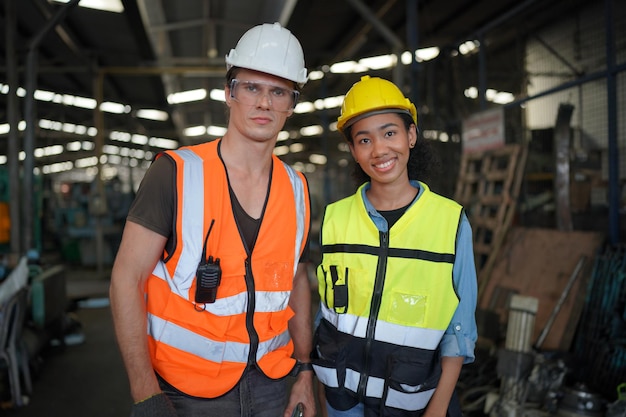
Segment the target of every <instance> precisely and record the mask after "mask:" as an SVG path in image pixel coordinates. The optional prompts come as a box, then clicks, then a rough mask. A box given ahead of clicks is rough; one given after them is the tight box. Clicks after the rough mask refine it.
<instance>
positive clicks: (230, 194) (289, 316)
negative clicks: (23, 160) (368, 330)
mask: <svg viewBox="0 0 626 417" xmlns="http://www.w3.org/2000/svg"><path fill="white" fill-rule="evenodd" d="M226 68H227V74H226V85H225V94H226V105H227V106H228V108H229V115H230V117H229V123H228V129H227V132H226V133H225V134H224V136H223V137H222V138H220V139H218V140H215V141H211V142H207V143H204V144H200V145H194V146H185V147H182V148H180V149H178V150H175V151H167V152H163V153H162V154H160V155H158V157H157V158H156V160H155V161H154V162H153V164H152V166H151V167H150V169H149V170H148V172H147V173H146V176H145V177H144V179H143V181H142V183H141V186H140V188H139V190H138V192H137V197H136V199H135V202H134V203H133V206H132V207H131V209H130V211H129V214H128V217H127V222H126V226H125V228H124V233H123V237H122V242H121V244H120V248H119V251H118V254H117V256H116V259H115V263H114V266H113V271H112V274H111V288H110V297H111V309H112V313H113V319H114V325H115V331H116V335H117V339H118V344H119V346H120V350H121V353H122V357H123V360H124V364H125V366H126V370H127V373H128V377H129V381H130V389H131V396H132V398H133V401H134V404H133V407H132V412H131V416H133V417H143V416H146V417H147V416H150V417H155V416H157V417H158V416H168V417H170V416H179V417H187V416H220V417H228V416H258V417H264V416H267V417H270V416H271V417H276V416H281V415H284V416H289V415H290V414H291V413H292V412H293V410H294V409H295V408H296V407H297V405H298V404H300V403H301V404H302V408H303V410H304V416H305V417H313V416H314V415H315V412H316V411H315V402H314V397H313V388H312V387H313V372H312V367H311V364H310V363H309V354H310V351H311V345H312V342H311V334H312V330H311V300H310V296H311V293H310V287H309V280H308V277H307V273H306V262H307V257H308V256H307V255H308V240H309V228H310V203H309V190H308V184H307V181H306V178H305V177H304V175H303V174H302V173H300V172H297V171H295V170H294V169H293V168H291V167H290V166H288V165H287V164H285V163H283V162H282V161H281V160H280V159H278V158H277V157H276V156H275V155H274V154H273V149H274V146H275V144H276V140H277V137H278V133H279V132H280V131H281V130H282V129H283V126H284V124H285V121H286V120H287V118H288V117H289V116H291V114H292V113H293V109H294V107H295V105H296V103H297V100H298V96H299V94H300V93H299V89H300V88H301V87H302V86H303V85H304V84H305V83H306V81H307V70H306V68H305V66H304V55H303V52H302V48H301V46H300V43H299V42H298V40H297V39H296V38H295V37H294V36H293V34H291V32H289V31H288V30H287V29H285V28H283V27H282V26H281V25H280V24H278V23H274V24H263V25H258V26H255V27H253V28H252V29H250V30H248V31H247V32H246V33H245V34H244V35H243V36H242V37H241V38H240V40H239V42H238V43H237V45H236V47H235V48H234V49H232V50H231V51H230V52H229V54H228V55H227V56H226ZM289 375H291V376H292V377H293V378H294V380H293V385H292V388H291V391H290V392H289V387H288V378H286V377H287V376H289Z"/></svg>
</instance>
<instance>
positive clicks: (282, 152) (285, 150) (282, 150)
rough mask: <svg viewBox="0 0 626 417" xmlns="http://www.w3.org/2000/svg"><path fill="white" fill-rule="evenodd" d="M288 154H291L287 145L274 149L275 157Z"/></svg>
mask: <svg viewBox="0 0 626 417" xmlns="http://www.w3.org/2000/svg"><path fill="white" fill-rule="evenodd" d="M288 153H289V146H287V145H281V146H276V147H275V148H274V155H276V156H283V155H287V154H288Z"/></svg>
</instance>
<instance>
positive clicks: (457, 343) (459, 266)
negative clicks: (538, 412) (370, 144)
mask: <svg viewBox="0 0 626 417" xmlns="http://www.w3.org/2000/svg"><path fill="white" fill-rule="evenodd" d="M411 185H412V186H413V187H415V188H417V190H418V193H417V196H416V197H415V200H413V203H411V205H413V204H415V202H416V201H417V200H418V199H419V198H420V196H421V195H422V192H421V191H422V187H421V186H420V184H419V182H418V181H411ZM369 188H370V184H369V183H367V184H366V185H365V187H363V189H362V194H361V197H362V198H363V202H364V203H365V207H366V209H367V212H368V213H369V215H370V218H371V219H372V221H373V222H374V224H376V227H377V228H378V230H380V231H381V232H387V231H389V227H388V225H387V220H385V218H384V217H383V216H382V215H381V214H380V213H378V211H376V209H375V208H374V206H373V205H372V203H370V201H369V200H368V199H367V196H366V195H365V192H366V191H367V190H368V189H369ZM452 277H453V281H454V288H455V290H456V293H457V294H458V295H459V298H460V299H459V305H458V307H457V309H456V311H455V312H454V315H453V316H452V320H451V321H450V325H449V326H448V329H447V330H446V332H445V333H444V336H443V339H441V342H440V347H441V356H464V357H465V360H464V363H471V362H473V361H474V359H475V357H474V346H475V343H476V339H477V337H478V331H477V328H476V316H475V313H476V299H477V295H478V287H477V278H476V266H475V265H474V246H473V243H472V228H471V226H470V224H469V220H468V219H467V216H466V215H465V212H463V215H462V217H461V225H460V227H459V231H458V237H457V248H456V257H455V261H454V266H453V268H452Z"/></svg>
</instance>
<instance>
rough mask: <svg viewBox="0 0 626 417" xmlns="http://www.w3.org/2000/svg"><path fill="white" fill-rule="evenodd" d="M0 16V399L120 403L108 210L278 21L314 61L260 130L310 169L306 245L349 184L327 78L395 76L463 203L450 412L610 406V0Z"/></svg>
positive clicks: (618, 385)
mask: <svg viewBox="0 0 626 417" xmlns="http://www.w3.org/2000/svg"><path fill="white" fill-rule="evenodd" d="M0 22H1V24H0V28H2V29H1V30H0V50H1V53H0V67H1V69H0V416H3V415H6V416H22V417H30V416H44V415H45V416H90V417H104V416H124V415H130V410H131V406H132V400H131V397H130V392H129V384H128V380H127V377H126V373H125V370H124V368H123V364H122V360H121V356H120V354H119V351H118V348H117V345H116V340H115V336H114V332H113V325H112V320H111V315H110V309H109V302H108V301H109V300H108V289H109V282H110V272H111V268H112V265H113V261H114V259H115V255H116V253H117V250H118V246H119V242H120V240H121V234H122V230H123V227H124V223H125V219H126V214H127V212H128V209H129V207H130V205H131V203H132V202H133V199H134V196H135V193H136V191H137V189H138V187H139V185H140V184H141V180H142V178H143V176H144V174H145V172H146V170H147V169H148V167H149V166H150V164H151V162H152V161H153V159H154V157H155V155H157V154H158V153H159V152H161V151H164V150H169V149H177V148H179V147H182V146H188V145H194V144H199V143H203V142H207V141H212V140H215V139H217V138H219V137H221V135H223V134H224V133H225V131H226V127H227V125H228V112H227V111H226V106H225V104H224V101H225V100H224V79H225V78H224V77H225V74H226V66H225V56H226V55H227V54H228V52H229V51H230V50H231V48H234V47H235V44H236V43H237V40H238V39H239V38H240V37H241V35H242V34H243V33H244V32H245V31H246V30H248V29H249V28H251V27H252V26H254V25H257V24H260V23H274V22H279V23H281V25H283V26H284V27H286V28H287V29H289V30H290V31H291V32H292V33H293V34H294V35H295V36H296V37H297V38H298V39H299V41H300V43H301V46H302V49H303V50H304V55H305V62H306V67H307V69H308V81H307V83H306V85H305V86H304V87H303V88H302V91H301V95H300V98H299V101H298V104H297V106H296V107H295V110H294V114H293V115H292V116H291V117H289V118H288V119H287V122H286V124H285V127H284V130H283V131H281V133H280V134H279V136H278V141H277V143H276V147H275V150H274V153H275V155H277V156H278V157H279V158H281V159H282V160H283V161H285V162H286V163H287V164H289V165H291V166H292V167H293V168H295V169H296V170H298V171H301V172H303V173H304V174H305V176H306V178H307V181H308V183H309V189H310V193H311V208H312V213H311V214H312V219H311V240H310V243H309V245H310V251H311V258H312V260H313V261H318V260H319V250H320V247H319V243H318V239H319V236H318V233H317V232H319V226H320V221H321V216H322V214H323V211H324V208H325V206H326V205H327V204H329V203H332V202H334V201H337V200H339V199H341V198H343V197H345V196H347V195H350V194H352V193H353V192H354V190H355V184H354V182H353V178H352V170H353V168H354V161H353V158H352V156H351V154H350V152H349V149H348V146H347V144H346V142H345V140H344V139H343V137H342V135H341V133H340V132H339V131H338V130H337V126H336V125H337V123H336V122H337V117H338V116H339V112H340V107H341V103H342V100H343V98H344V96H345V94H346V92H347V91H348V90H349V89H350V87H351V86H352V85H353V84H354V83H355V82H357V81H359V79H360V78H361V77H362V76H364V75H370V76H377V77H381V78H384V79H388V80H390V81H393V82H394V83H396V84H397V85H398V86H399V87H400V88H401V90H402V91H403V93H404V94H405V95H406V96H407V97H409V98H410V100H411V101H412V102H413V103H415V105H416V107H417V113H418V120H419V121H418V128H419V136H420V140H424V141H427V142H428V143H429V145H432V148H433V149H434V150H435V151H436V154H437V157H438V170H437V172H436V173H435V174H434V175H432V177H431V178H427V179H424V181H425V182H426V183H427V184H428V186H429V187H430V189H431V190H433V191H435V192H436V193H438V194H441V195H443V196H445V197H448V198H451V199H453V200H455V201H457V202H458V203H460V204H461V205H462V206H463V207H464V209H465V210H466V213H467V215H468V219H469V221H470V224H471V226H472V236H473V243H474V255H475V262H476V269H477V278H478V282H477V285H478V301H477V309H476V323H477V328H478V340H477V342H476V350H475V354H476V360H475V361H474V363H471V364H467V365H465V366H464V367H463V369H462V371H461V376H460V378H459V382H458V384H457V387H456V390H457V394H458V396H459V399H460V401H461V406H462V410H463V413H464V415H465V416H466V417H483V416H489V417H521V416H532V417H535V416H541V417H546V416H552V415H556V416H561V417H605V416H606V417H626V246H625V245H624V243H626V2H624V1H621V0H522V1H515V0H475V1H471V2H469V1H466V0H447V1H438V0H255V1H249V0H180V1H167V0H101V1H89V0H80V1H79V0H64V1H61V0H3V1H2V2H0ZM312 264H313V265H311V268H310V271H311V272H310V280H311V292H312V297H313V299H314V303H313V306H312V307H313V309H314V311H315V310H317V305H316V303H317V301H316V300H319V296H318V294H317V278H316V276H315V267H316V265H314V262H312ZM319 408H320V407H318V409H319ZM319 415H320V416H322V414H321V412H320V413H319Z"/></svg>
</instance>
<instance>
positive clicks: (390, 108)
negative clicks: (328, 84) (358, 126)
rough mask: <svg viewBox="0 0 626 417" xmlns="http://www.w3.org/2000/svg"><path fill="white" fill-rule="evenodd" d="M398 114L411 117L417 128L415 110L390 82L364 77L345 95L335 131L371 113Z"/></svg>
mask: <svg viewBox="0 0 626 417" xmlns="http://www.w3.org/2000/svg"><path fill="white" fill-rule="evenodd" d="M388 112H398V113H406V114H409V115H411V117H412V118H413V121H414V122H415V126H417V110H416V109H415V105H414V104H413V103H411V101H410V100H409V99H408V98H406V97H404V94H402V91H400V89H399V88H398V87H397V86H396V85H395V84H394V83H392V82H391V81H387V80H384V79H382V78H378V77H370V76H369V75H364V76H362V77H361V81H358V82H356V83H355V84H354V85H353V86H352V88H350V90H349V91H348V93H347V94H346V97H345V98H344V100H343V104H342V105H341V114H340V115H339V118H338V119H337V129H339V131H341V132H343V129H344V128H346V127H348V126H350V125H352V124H353V123H355V122H356V121H357V120H359V119H361V118H362V117H365V116H368V115H371V113H375V114H376V113H388Z"/></svg>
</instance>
